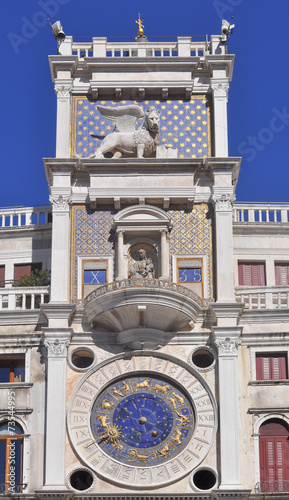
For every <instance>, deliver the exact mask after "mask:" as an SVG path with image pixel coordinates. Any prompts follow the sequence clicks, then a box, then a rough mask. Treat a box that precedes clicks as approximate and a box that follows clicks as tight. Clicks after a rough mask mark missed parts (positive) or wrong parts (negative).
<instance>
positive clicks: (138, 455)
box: [127, 448, 152, 462]
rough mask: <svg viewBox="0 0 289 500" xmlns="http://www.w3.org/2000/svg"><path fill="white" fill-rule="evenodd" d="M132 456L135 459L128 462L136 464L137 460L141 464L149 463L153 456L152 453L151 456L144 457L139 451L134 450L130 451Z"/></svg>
mask: <svg viewBox="0 0 289 500" xmlns="http://www.w3.org/2000/svg"><path fill="white" fill-rule="evenodd" d="M129 452H130V454H131V455H133V459H132V460H129V459H128V460H127V461H128V462H135V461H136V460H139V461H140V462H148V459H149V458H150V457H151V456H152V454H151V453H150V455H142V454H141V453H138V452H137V450H134V449H133V448H131V449H130V450H129Z"/></svg>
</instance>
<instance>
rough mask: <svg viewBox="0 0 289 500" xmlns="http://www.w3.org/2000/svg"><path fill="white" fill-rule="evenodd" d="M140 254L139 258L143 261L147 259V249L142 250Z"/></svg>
mask: <svg viewBox="0 0 289 500" xmlns="http://www.w3.org/2000/svg"><path fill="white" fill-rule="evenodd" d="M138 254H139V258H140V259H141V260H143V259H145V258H146V256H147V254H146V251H145V249H144V248H141V249H140V250H139V251H138Z"/></svg>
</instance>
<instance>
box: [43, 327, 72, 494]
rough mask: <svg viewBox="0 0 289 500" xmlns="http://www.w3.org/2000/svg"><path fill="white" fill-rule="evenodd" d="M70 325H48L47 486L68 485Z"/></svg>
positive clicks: (45, 334)
mask: <svg viewBox="0 0 289 500" xmlns="http://www.w3.org/2000/svg"><path fill="white" fill-rule="evenodd" d="M71 334H72V330H71V329H70V328H63V329H58V330H57V329H54V328H53V329H50V328H45V331H44V345H45V347H46V348H47V393H46V442H45V488H48V489H51V488H58V489H65V435H66V433H65V429H66V423H65V422H66V383H67V382H66V366H67V347H68V345H69V342H70V337H71Z"/></svg>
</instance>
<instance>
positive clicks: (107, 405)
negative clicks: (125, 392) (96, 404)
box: [101, 400, 113, 410]
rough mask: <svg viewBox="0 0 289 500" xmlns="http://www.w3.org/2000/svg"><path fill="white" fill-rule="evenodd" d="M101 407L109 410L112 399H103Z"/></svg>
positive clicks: (111, 405)
mask: <svg viewBox="0 0 289 500" xmlns="http://www.w3.org/2000/svg"><path fill="white" fill-rule="evenodd" d="M101 407H102V408H104V409H105V410H110V409H111V408H112V407H113V401H107V400H106V401H103V402H102V403H101Z"/></svg>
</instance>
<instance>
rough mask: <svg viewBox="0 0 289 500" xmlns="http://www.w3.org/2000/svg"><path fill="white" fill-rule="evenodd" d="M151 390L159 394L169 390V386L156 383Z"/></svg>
mask: <svg viewBox="0 0 289 500" xmlns="http://www.w3.org/2000/svg"><path fill="white" fill-rule="evenodd" d="M153 390H154V391H156V392H160V393H161V394H166V393H167V392H168V391H169V390H170V386H169V385H159V384H156V385H154V386H153Z"/></svg>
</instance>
